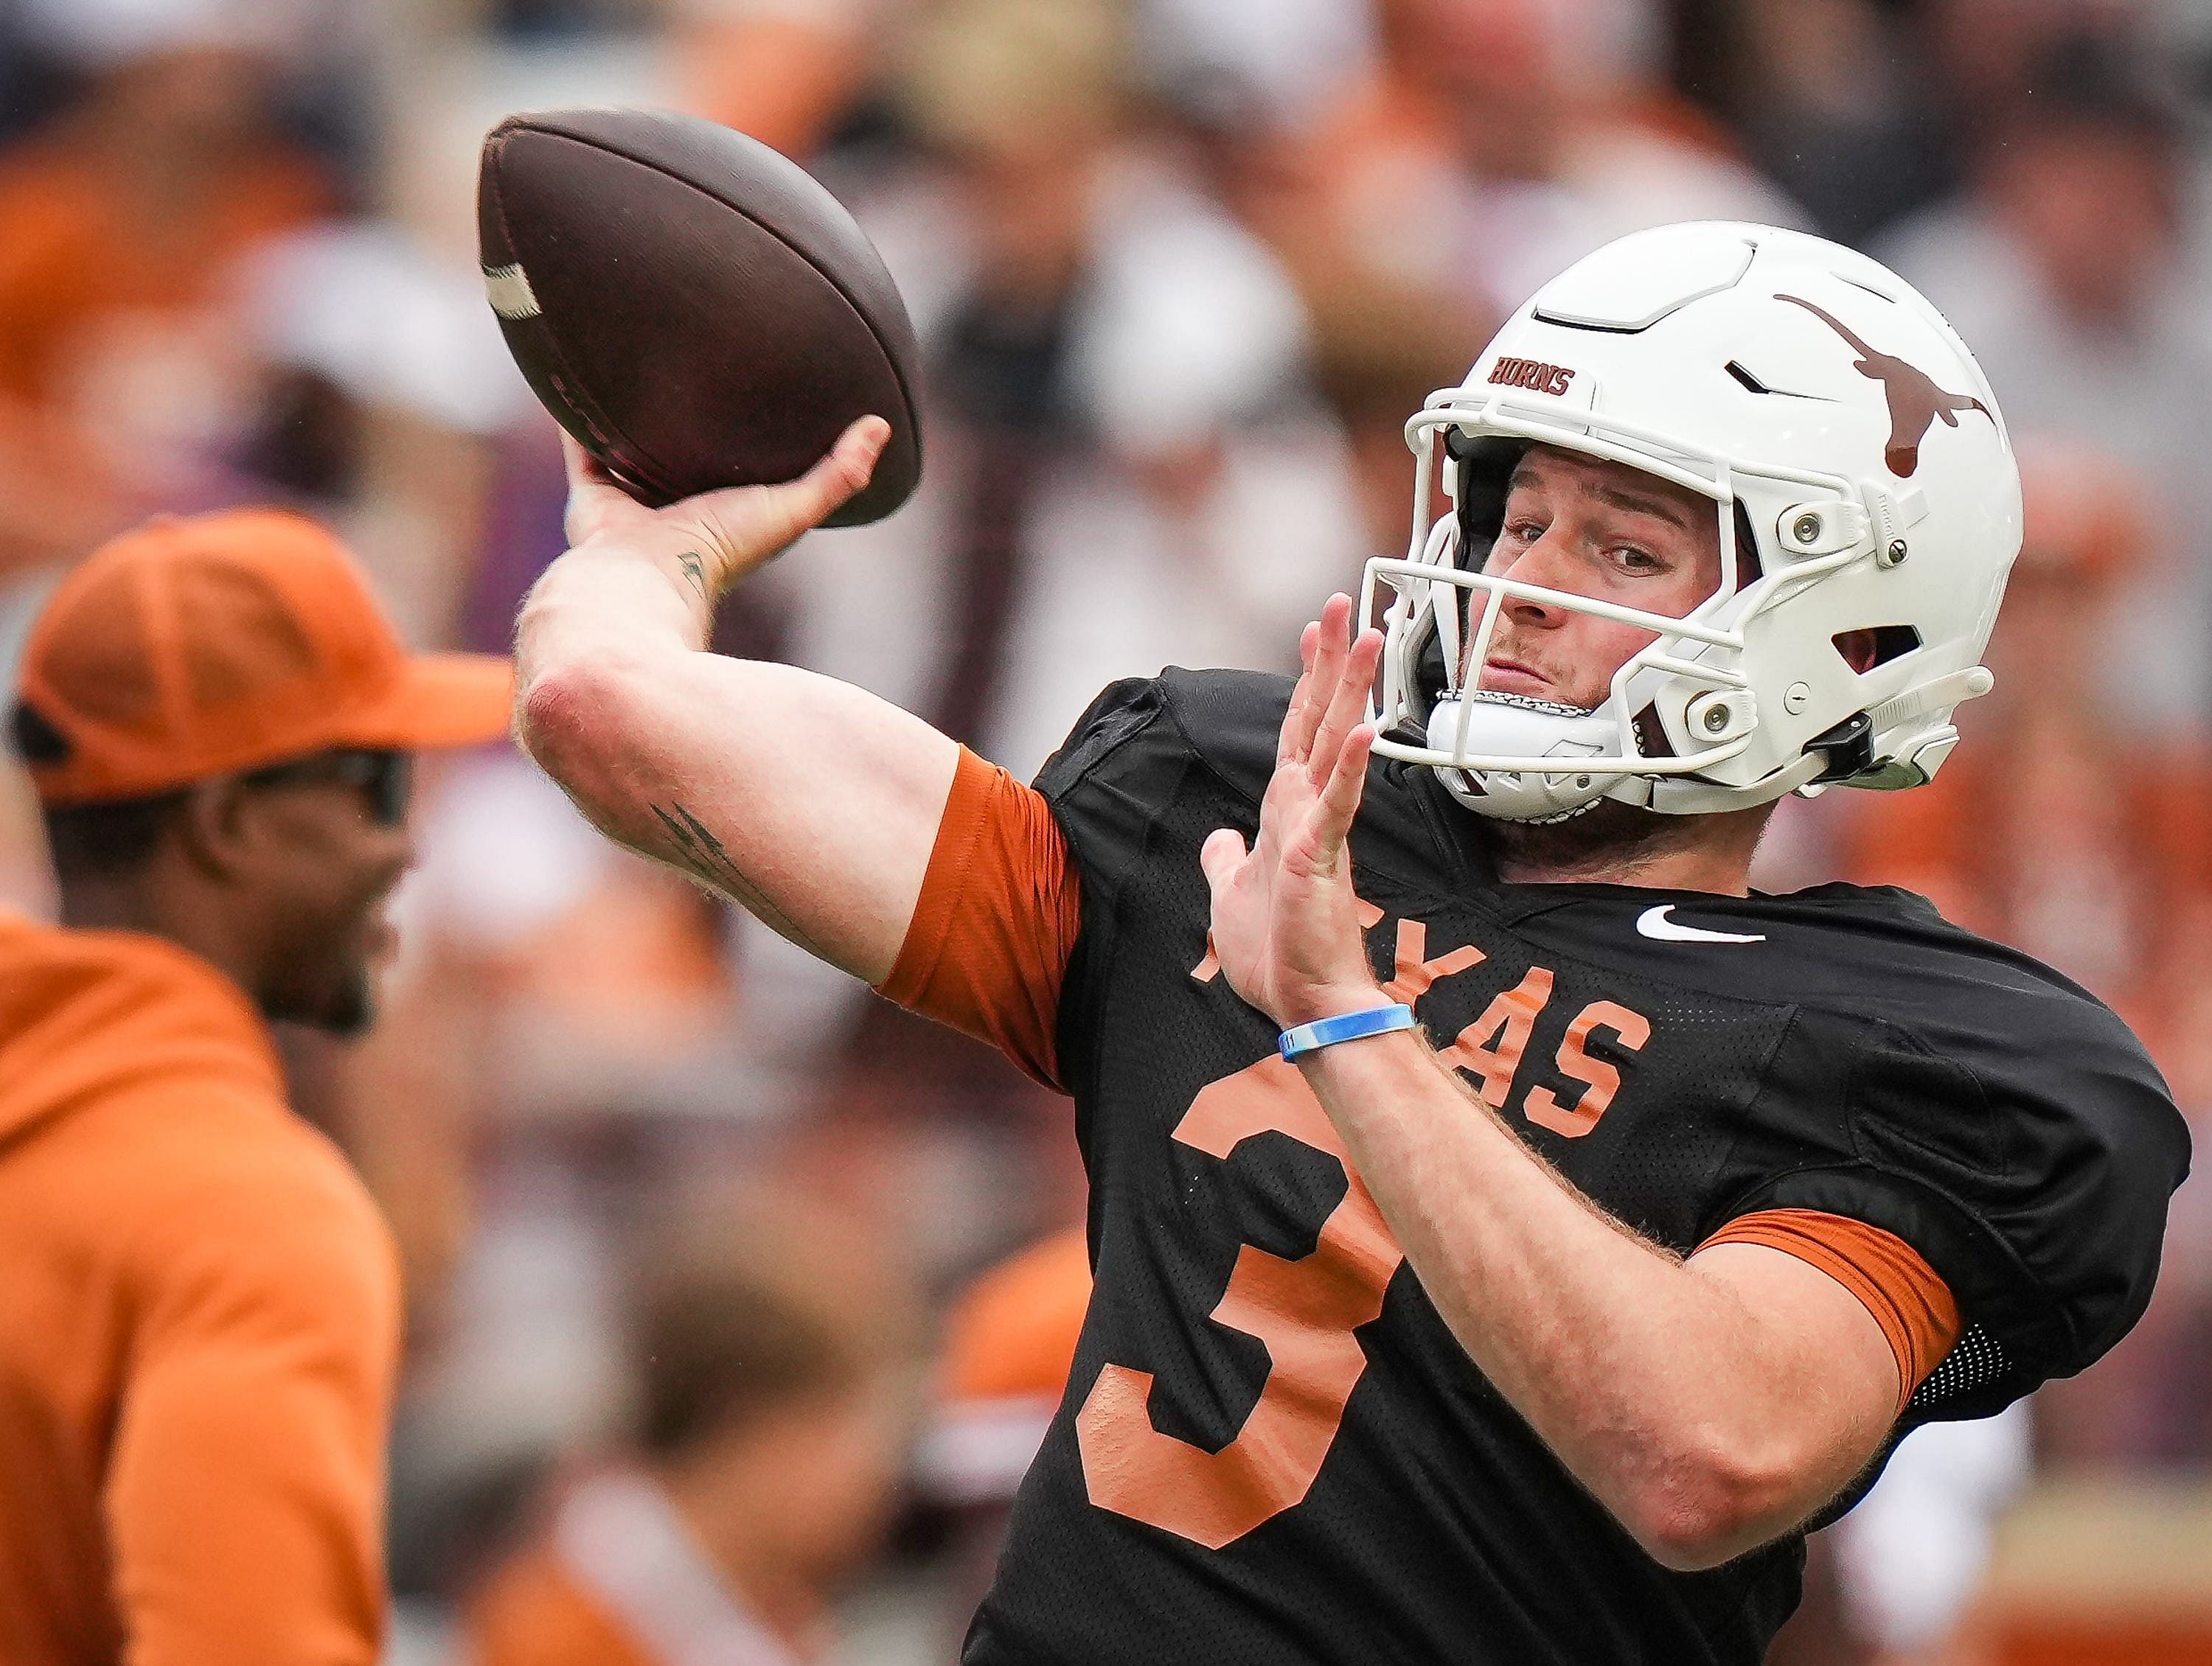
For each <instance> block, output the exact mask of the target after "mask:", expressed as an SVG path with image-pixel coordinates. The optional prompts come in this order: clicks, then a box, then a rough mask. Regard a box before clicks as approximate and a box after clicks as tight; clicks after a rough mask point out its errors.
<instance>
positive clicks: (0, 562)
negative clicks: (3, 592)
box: [0, 7, 329, 568]
mask: <svg viewBox="0 0 2212 1666" xmlns="http://www.w3.org/2000/svg"><path fill="white" fill-rule="evenodd" d="M111 10H112V9H109V8H101V7H93V8H90V9H88V16H91V17H94V18H98V17H105V16H106V15H109V12H110V11H111ZM207 21H208V28H207V31H206V33H202V34H194V33H191V32H190V31H188V30H184V29H173V30H169V31H156V32H155V33H154V34H153V36H152V38H151V39H148V40H143V41H141V40H139V39H136V38H135V37H131V38H126V40H125V43H124V44H125V46H126V47H127V48H128V50H123V51H117V52H116V53H115V54H114V55H113V56H112V58H111V59H109V60H108V61H105V62H104V63H103V64H102V65H101V67H100V69H99V70H98V72H97V73H96V75H95V76H94V80H93V82H92V84H91V86H90V88H88V91H87V93H86V94H85V95H84V97H83V98H82V100H80V101H79V102H78V103H77V104H76V106H73V107H72V108H70V109H69V110H67V111H65V112H64V113H63V114H61V115H60V116H59V117H58V118H55V119H54V120H53V121H52V123H50V124H48V126H47V127H46V129H45V130H43V131H42V132H41V133H40V135H39V136H37V137H36V138H35V140H34V141H33V142H28V143H27V144H25V145H23V146H21V147H20V148H17V149H16V150H15V152H14V153H13V154H9V155H8V156H6V157H5V158H0V568H4V567H6V566H21V565H23V564H25V563H27V562H33V561H39V560H51V559H53V558H55V557H57V556H64V555H74V554H77V553H78V552H80V551H81V550H82V549H83V548H85V547H86V546H87V545H88V543H89V542H92V541H94V539H95V538H96V537H97V536H100V535H102V534H104V533H105V532H106V531H108V530H112V528H113V526H114V525H115V524H118V523H119V522H121V521H124V520H126V519H128V518H131V516H133V515H134V514H136V513H138V512H143V510H145V509H148V508H155V507H170V508H186V507H199V506H207V505H208V504H210V503H212V502H216V501H219V500H222V498H223V497H224V495H225V494H223V493H222V490H221V488H220V486H219V484H218V483H217V477H218V476H219V473H220V467H221V463H220V459H221V454H222V450H223V447H224V445H226V443H227V442H228V441H229V440H230V439H231V438H232V437H233V436H234V434H235V433H237V432H238V431H239V429H240V427H243V426H244V424H245V423H246V420H247V413H248V410H249V409H250V402H251V396H252V377H251V372H250V360H249V355H248V354H247V352H246V345H245V343H244V342H242V341H241V340H240V336H239V332H238V329H237V325H236V321H235V320H234V319H233V318H229V317H228V316H227V315H226V314H225V312H223V310H222V307H221V306H220V305H219V302H220V301H221V300H222V285H223V283H224V282H225V280H226V278H227V277H228V274H229V272H230V271H231V270H232V268H233V266H234V264H235V262H236V261H237V260H238V259H239V258H240V257H241V256H243V255H245V254H246V252H248V251H251V250H252V249H253V248H255V247H256V246H258V245H261V244H263V243H264V242H265V241H267V240H268V239H270V238H272V237H275V236H276V235H278V234H279V233H283V232H284V231H287V230H289V229H290V228H293V227H297V226H300V225H301V224H303V223H305V222H306V221H308V220H309V219H311V218H312V217H313V216H314V215H316V214H318V213H319V212H320V211H321V210H322V209H324V208H325V206H326V205H327V203H328V201H329V192H328V189H327V186H326V185H325V180H324V179H323V178H322V176H321V175H320V173H319V170H318V169H317V167H315V165H314V164H313V161H311V159H310V158H309V157H308V156H307V154H305V153H304V152H302V151H301V149H300V148H298V147H297V146H295V145H294V144H292V143H291V142H289V141H288V140H286V139H285V137H284V136H283V135H282V133H281V132H280V131H279V130H278V129H277V128H276V124H275V122H274V119H273V114H272V106H271V87H270V64H269V63H268V62H267V61H266V60H265V59H264V58H263V57H262V56H260V55H259V53H258V51H256V50H255V43H254V42H253V40H252V37H251V36H250V34H240V33H237V32H234V31H230V30H228V29H226V28H225V27H222V20H216V19H210V20H207Z"/></svg>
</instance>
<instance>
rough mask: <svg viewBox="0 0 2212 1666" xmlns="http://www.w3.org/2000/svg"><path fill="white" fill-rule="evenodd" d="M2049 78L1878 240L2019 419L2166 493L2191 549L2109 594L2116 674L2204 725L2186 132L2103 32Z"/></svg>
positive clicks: (2119, 686) (2208, 556)
mask: <svg viewBox="0 0 2212 1666" xmlns="http://www.w3.org/2000/svg"><path fill="white" fill-rule="evenodd" d="M1992 27H1993V28H1994V27H1995V25H1994V23H1993V25H1992ZM2033 86H2034V94H2033V96H2032V97H2028V96H2023V97H2021V98H2019V99H2017V100H2014V101H2013V102H2012V103H2011V104H2009V105H2008V106H2005V107H2004V108H2003V109H2002V110H2001V111H2000V112H1997V113H1996V114H1994V115H1993V116H1992V117H1991V118H1990V123H1989V124H1988V126H1987V128H1986V130H1985V131H1984V134H1983V136H1982V137H1981V140H1980V142H1979V143H1978V146H1977V148H1976V150H1975V152H1974V158H1973V162H1972V170H1971V179H1970V189H1969V192H1968V194H1967V195H1966V197H1963V198H1962V199H1960V201H1958V202H1956V203H1949V204H1946V205H1944V206H1942V207H1940V208H1937V209H1931V210H1929V212H1928V213H1927V214H1925V215H1921V216H1919V217H1918V218H1917V219H1915V220H1914V221H1911V222H1908V223H1907V224H1905V225H1904V226H1902V227H1899V229H1898V230H1897V232H1896V233H1895V235H1894V236H1893V238H1892V239H1890V240H1889V242H1888V243H1887V245H1886V246H1885V247H1884V248H1882V249H1881V250H1879V251H1877V252H1878V253H1880V254H1881V255H1882V257H1884V258H1885V259H1887V261H1889V263H1890V264H1892V265H1893V266H1894V267H1895V268H1896V269H1897V270H1898V271H1899V273H1900V274H1901V275H1903V276H1905V278H1907V279H1909V280H1910V281H1911V282H1913V283H1916V284H1917V285H1918V286H1919V287H1920V288H1921V289H1922V290H1923V291H1924V292H1925V293H1926V294H1927V295H1928V297H1929V299H1930V300H1933V301H1934V302H1935V303H1936V305H1937V306H1940V307H1942V309H1943V310H1944V312H1945V313H1946V314H1947V315H1948V317H1949V318H1950V320H1951V322H1952V323H1953V324H1954V325H1956V326H1957V328H1958V330H1959V331H1960V334H1961V335H1963V336H1965V337H1966V339H1967V340H1968V341H1969V342H1972V343H1973V345H1974V350H1975V353H1976V354H1977V355H1978V357H1979V358H1980V360H1981V362H1982V366H1983V367H1984V370H1986V371H1987V372H1988V373H1989V377H1990V383H1991V385H1993V386H1994V387H1995V388H1996V391H1997V396H1998V397H1999V398H2000V400H2002V403H2003V407H2004V410H2005V414H2006V416H2007V418H2008V421H2010V422H2011V423H2012V424H2013V425H2014V426H2015V427H2018V428H2020V429H2022V430H2029V431H2032V430H2037V429H2040V430H2044V431H2046V432H2050V433H2057V434H2062V435H2068V436H2079V437H2081V438H2083V439H2089V440H2091V441H2093V443H2095V444H2096V445H2100V446H2102V447H2104V448H2106V450H2107V451H2110V452H2111V453H2112V455H2113V456H2115V457H2118V459H2120V460H2121V461H2122V462H2124V463H2128V464H2130V466H2131V467H2133V468H2134V469H2135V470H2137V471H2139V473H2140V474H2141V476H2142V478H2143V480H2144V482H2146V483H2147V485H2148V487H2149V488H2150V489H2151V490H2152V491H2154V492H2155V493H2156V494H2158V495H2159V499H2160V519H2161V522H2162V524H2165V525H2167V526H2170V527H2172V528H2173V529H2174V530H2175V533H2176V546H2175V548H2174V551H2173V556H2174V559H2173V560H2171V561H2169V562H2164V563H2158V564H2150V563H2142V564H2138V566H2136V571H2135V572H2134V573H2133V574H2132V576H2131V579H2130V581H2129V582H2127V583H2126V584H2124V585H2120V586H2118V587H2116V588H2115V589H2113V590H2112V591H2110V592H2109V593H2108V596H2109V599H2110V601H2111V603H2112V609H2111V611H2110V612H2109V613H2107V614H2106V615H2105V616H2104V617H2102V618H2100V620H2099V621H2098V634H2099V636H2100V639H2101V640H2103V641H2104V642H2105V644H2106V647H2107V650H2108V652H2107V653H2106V656H2105V657H2104V663H2105V664H2106V667H2107V669H2108V681H2109V682H2110V684H2111V686H2110V687H2108V688H2107V689H2106V693H2107V694H2109V695H2111V696H2112V697H2113V698H2115V699H2118V700H2123V701H2124V704H2125V706H2126V707H2127V709H2128V710H2129V712H2130V718H2131V721H2132V722H2134V723H2136V724H2154V725H2157V726H2159V727H2160V728H2163V729H2165V730H2174V729H2176V728H2180V729H2185V730H2186V729H2195V728H2197V727H2198V726H2200V725H2201V724H2203V721H2204V718H2205V715H2206V701H2207V698H2208V693H2209V692H2212V691H2208V689H2207V687H2206V684H2205V679H2204V669H2203V667H2204V653H2203V641H2204V632H2205V628H2206V620H2207V619H2208V617H2212V538H2208V536H2207V535H2206V533H2205V531H2204V529H2205V527H2206V526H2207V525H2208V524H2212V523H2208V521H2207V518H2206V517H2207V515H2208V513H2212V481H2208V479H2207V476H2206V475H2205V472H2204V470H2203V466H2202V463H2201V459H2200V458H2199V456H2198V446H2197V434H2199V433H2202V432H2203V430H2204V428H2205V427H2206V426H2207V425H2208V422H2212V335H2208V332H2207V330H2206V329H2205V327H2204V324H2203V311H2204V308H2203V298H2204V294H2205V283H2206V281H2207V277H2208V275H2207V274H2206V273H2203V272H2199V271H2196V270H2191V267H2190V266H2189V265H2188V264H2187V256H2188V251H2189V239H2188V235H2187V233H2188V227H2187V226H2186V224H2185V219H2184V192H2183V190H2182V185H2183V177H2184V176H2183V168H2184V164H2185V156H2186V152H2185V146H2184V133H2183V130H2182V129H2181V127H2180V125H2179V118H2178V117H2177V116H2176V114H2175V113H2174V112H2172V110H2171V109H2169V108H2168V107H2167V106H2166V104H2165V103H2164V102H2163V101H2162V100H2161V99H2160V97H2159V96H2158V95H2157V94H2155V93H2154V92H2153V91H2152V90H2151V89H2150V88H2148V86H2147V84H2146V82H2145V80H2144V77H2143V75H2142V70H2141V67H2140V65H2139V64H2137V63H2136V61H2135V59H2134V58H2132V57H2131V56H2130V55H2129V53H2128V52H2127V51H2126V50H2125V49H2124V47H2123V46H2121V45H2114V44H2112V43H2111V42H2109V41H2106V40H2105V39H2102V38H2101V37H2100V38H2097V39H2086V40H2082V41H2078V42H2074V43H2070V44H2069V45H2065V46H2063V48H2061V49H2057V50H2056V51H2054V54H2053V55H2052V56H2051V58H2048V59H2046V60H2045V61H2044V63H2043V64H2042V65H2041V67H2040V68H2039V70H2038V72H2037V73H2036V75H2035V77H2034V81H2033Z"/></svg>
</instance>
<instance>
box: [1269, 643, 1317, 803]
mask: <svg viewBox="0 0 2212 1666" xmlns="http://www.w3.org/2000/svg"><path fill="white" fill-rule="evenodd" d="M1320 646H1321V626H1320V624H1319V622H1318V621H1307V624H1306V627H1305V629H1304V630H1303V631H1301V632H1299V633H1298V680H1297V683H1296V684H1295V685H1294V686H1293V687H1292V688H1291V703H1290V704H1289V705H1288V706H1285V707H1284V708H1283V727H1282V730H1281V733H1280V734H1279V736H1277V737H1276V741H1275V764H1276V766H1277V767H1278V768H1280V767H1281V766H1283V765H1285V764H1288V763H1295V762H1297V761H1299V760H1301V759H1302V758H1303V756H1304V754H1303V751H1302V748H1304V745H1305V744H1306V742H1307V741H1308V739H1309V737H1310V729H1309V726H1308V724H1307V722H1306V705H1307V702H1308V701H1309V700H1311V699H1312V698H1313V676H1314V656H1315V654H1316V652H1318V651H1319V650H1320Z"/></svg>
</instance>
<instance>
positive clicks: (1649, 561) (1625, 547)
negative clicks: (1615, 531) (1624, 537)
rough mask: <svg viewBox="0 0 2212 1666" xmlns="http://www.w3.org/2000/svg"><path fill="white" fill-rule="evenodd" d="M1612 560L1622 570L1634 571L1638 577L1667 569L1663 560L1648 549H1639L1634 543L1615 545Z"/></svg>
mask: <svg viewBox="0 0 2212 1666" xmlns="http://www.w3.org/2000/svg"><path fill="white" fill-rule="evenodd" d="M1613 565H1614V566H1618V567H1619V568H1620V570H1621V571H1622V572H1631V573H1634V574H1636V575H1637V576H1638V577H1639V578H1642V577H1647V576H1649V575H1650V574H1652V573H1656V572H1666V571H1667V563H1666V562H1665V561H1663V560H1661V559H1660V558H1659V557H1658V556H1656V555H1654V554H1652V553H1651V552H1650V550H1648V549H1640V548H1638V547H1637V546H1636V545H1634V544H1619V545H1616V546H1615V547H1614V548H1613Z"/></svg>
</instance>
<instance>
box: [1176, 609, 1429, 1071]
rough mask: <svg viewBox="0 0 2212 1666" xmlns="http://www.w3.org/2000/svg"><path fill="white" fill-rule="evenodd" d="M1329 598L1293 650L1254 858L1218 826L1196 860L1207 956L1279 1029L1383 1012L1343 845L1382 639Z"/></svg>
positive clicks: (1361, 769)
mask: <svg viewBox="0 0 2212 1666" xmlns="http://www.w3.org/2000/svg"><path fill="white" fill-rule="evenodd" d="M1382 656H1383V633H1381V632H1380V631H1373V630H1370V631H1364V632H1362V633H1360V634H1359V635H1358V637H1357V638H1356V639H1355V638H1353V637H1352V599H1351V597H1346V596H1333V597H1330V598H1329V600H1328V606H1327V607H1325V608H1323V609H1322V615H1321V619H1320V621H1319V622H1317V623H1315V624H1310V625H1308V626H1307V627H1306V628H1305V634H1304V637H1303V638H1302V639H1300V641H1299V644H1298V658H1299V662H1300V663H1301V664H1302V665H1303V666H1304V672H1303V675H1300V676H1299V678H1298V682H1297V689H1296V690H1295V691H1294V692H1293V693H1292V694H1291V705H1290V710H1289V711H1288V712H1286V713H1285V715H1284V718H1283V730H1282V737H1281V739H1280V741H1279V743H1278V745H1277V747H1276V751H1275V773H1274V776H1273V778H1272V779H1270V780H1269V782H1268V783H1267V798H1266V801H1265V802H1264V803H1262V804H1261V809H1260V836H1259V838H1258V839H1257V840H1256V841H1255V843H1254V845H1253V846H1252V848H1251V849H1250V850H1249V851H1248V850H1246V849H1245V846H1244V840H1243V837H1242V836H1241V835H1240V834H1238V833H1236V832H1235V831H1234V830H1233V829H1231V828H1227V827H1225V828H1223V829H1221V830H1220V831H1219V832H1218V833H1214V834H1212V836H1211V837H1210V838H1208V839H1206V845H1205V846H1204V848H1203V849H1202V850H1200V852H1199V863H1200V866H1202V867H1203V868H1204V869H1205V870H1206V883H1207V884H1208V885H1209V886H1211V887H1212V891H1213V951H1214V954H1216V956H1217V957H1218V959H1219V960H1220V962H1221V970H1222V972H1223V974H1224V975H1225V977H1226V978H1228V979H1229V984H1230V987H1231V988H1232V989H1234V990H1235V991H1237V994H1238V995H1239V996H1241V997H1243V999H1244V1000H1246V1001H1247V1002H1249V1003H1251V1004H1252V1005H1253V1006H1255V1007H1257V1008H1259V1009H1260V1010H1261V1011H1262V1012H1264V1013H1266V1014H1267V1015H1268V1016H1269V1017H1271V1018H1273V1020H1274V1021H1275V1022H1276V1023H1277V1024H1279V1025H1280V1026H1282V1027H1285V1028H1289V1027H1292V1026H1295V1025H1298V1024H1306V1023H1310V1022H1312V1021H1314V1020H1316V1019H1317V1018H1328V1017H1333V1016H1334V1015H1337V1014H1339V1013H1346V1012H1352V1011H1356V1010H1358V1009H1361V1008H1364V1007H1379V1006H1384V1005H1387V1004H1389V997H1388V996H1386V995H1385V994H1383V991H1382V988H1381V986H1380V985H1379V984H1377V983H1376V979H1375V975H1374V972H1372V971H1371V970H1370V967H1369V966H1368V963H1367V952H1366V950H1365V948H1364V947H1363V946H1362V944H1361V941H1360V933H1359V918H1358V901H1357V900H1356V899H1355V898H1354V897H1353V895H1352V862H1351V857H1350V856H1349V855H1348V854H1347V852H1346V848H1345V841H1346V837H1347V835H1349V834H1350V833H1351V831H1352V818H1353V817H1354V816H1355V815H1358V811H1359V799H1360V793H1361V791H1362V789H1363V788H1364V786H1365V785H1366V780H1367V760H1368V754H1369V752H1370V749H1371V748H1373V746H1374V744H1375V731H1374V730H1373V729H1372V728H1371V727H1370V725H1369V724H1366V723H1365V722H1364V721H1363V719H1364V717H1365V715H1366V710H1367V694H1368V690H1369V688H1370V687H1371V686H1372V685H1373V683H1374V680H1375V669H1376V664H1377V663H1379V662H1380V660H1381V658H1382Z"/></svg>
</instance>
